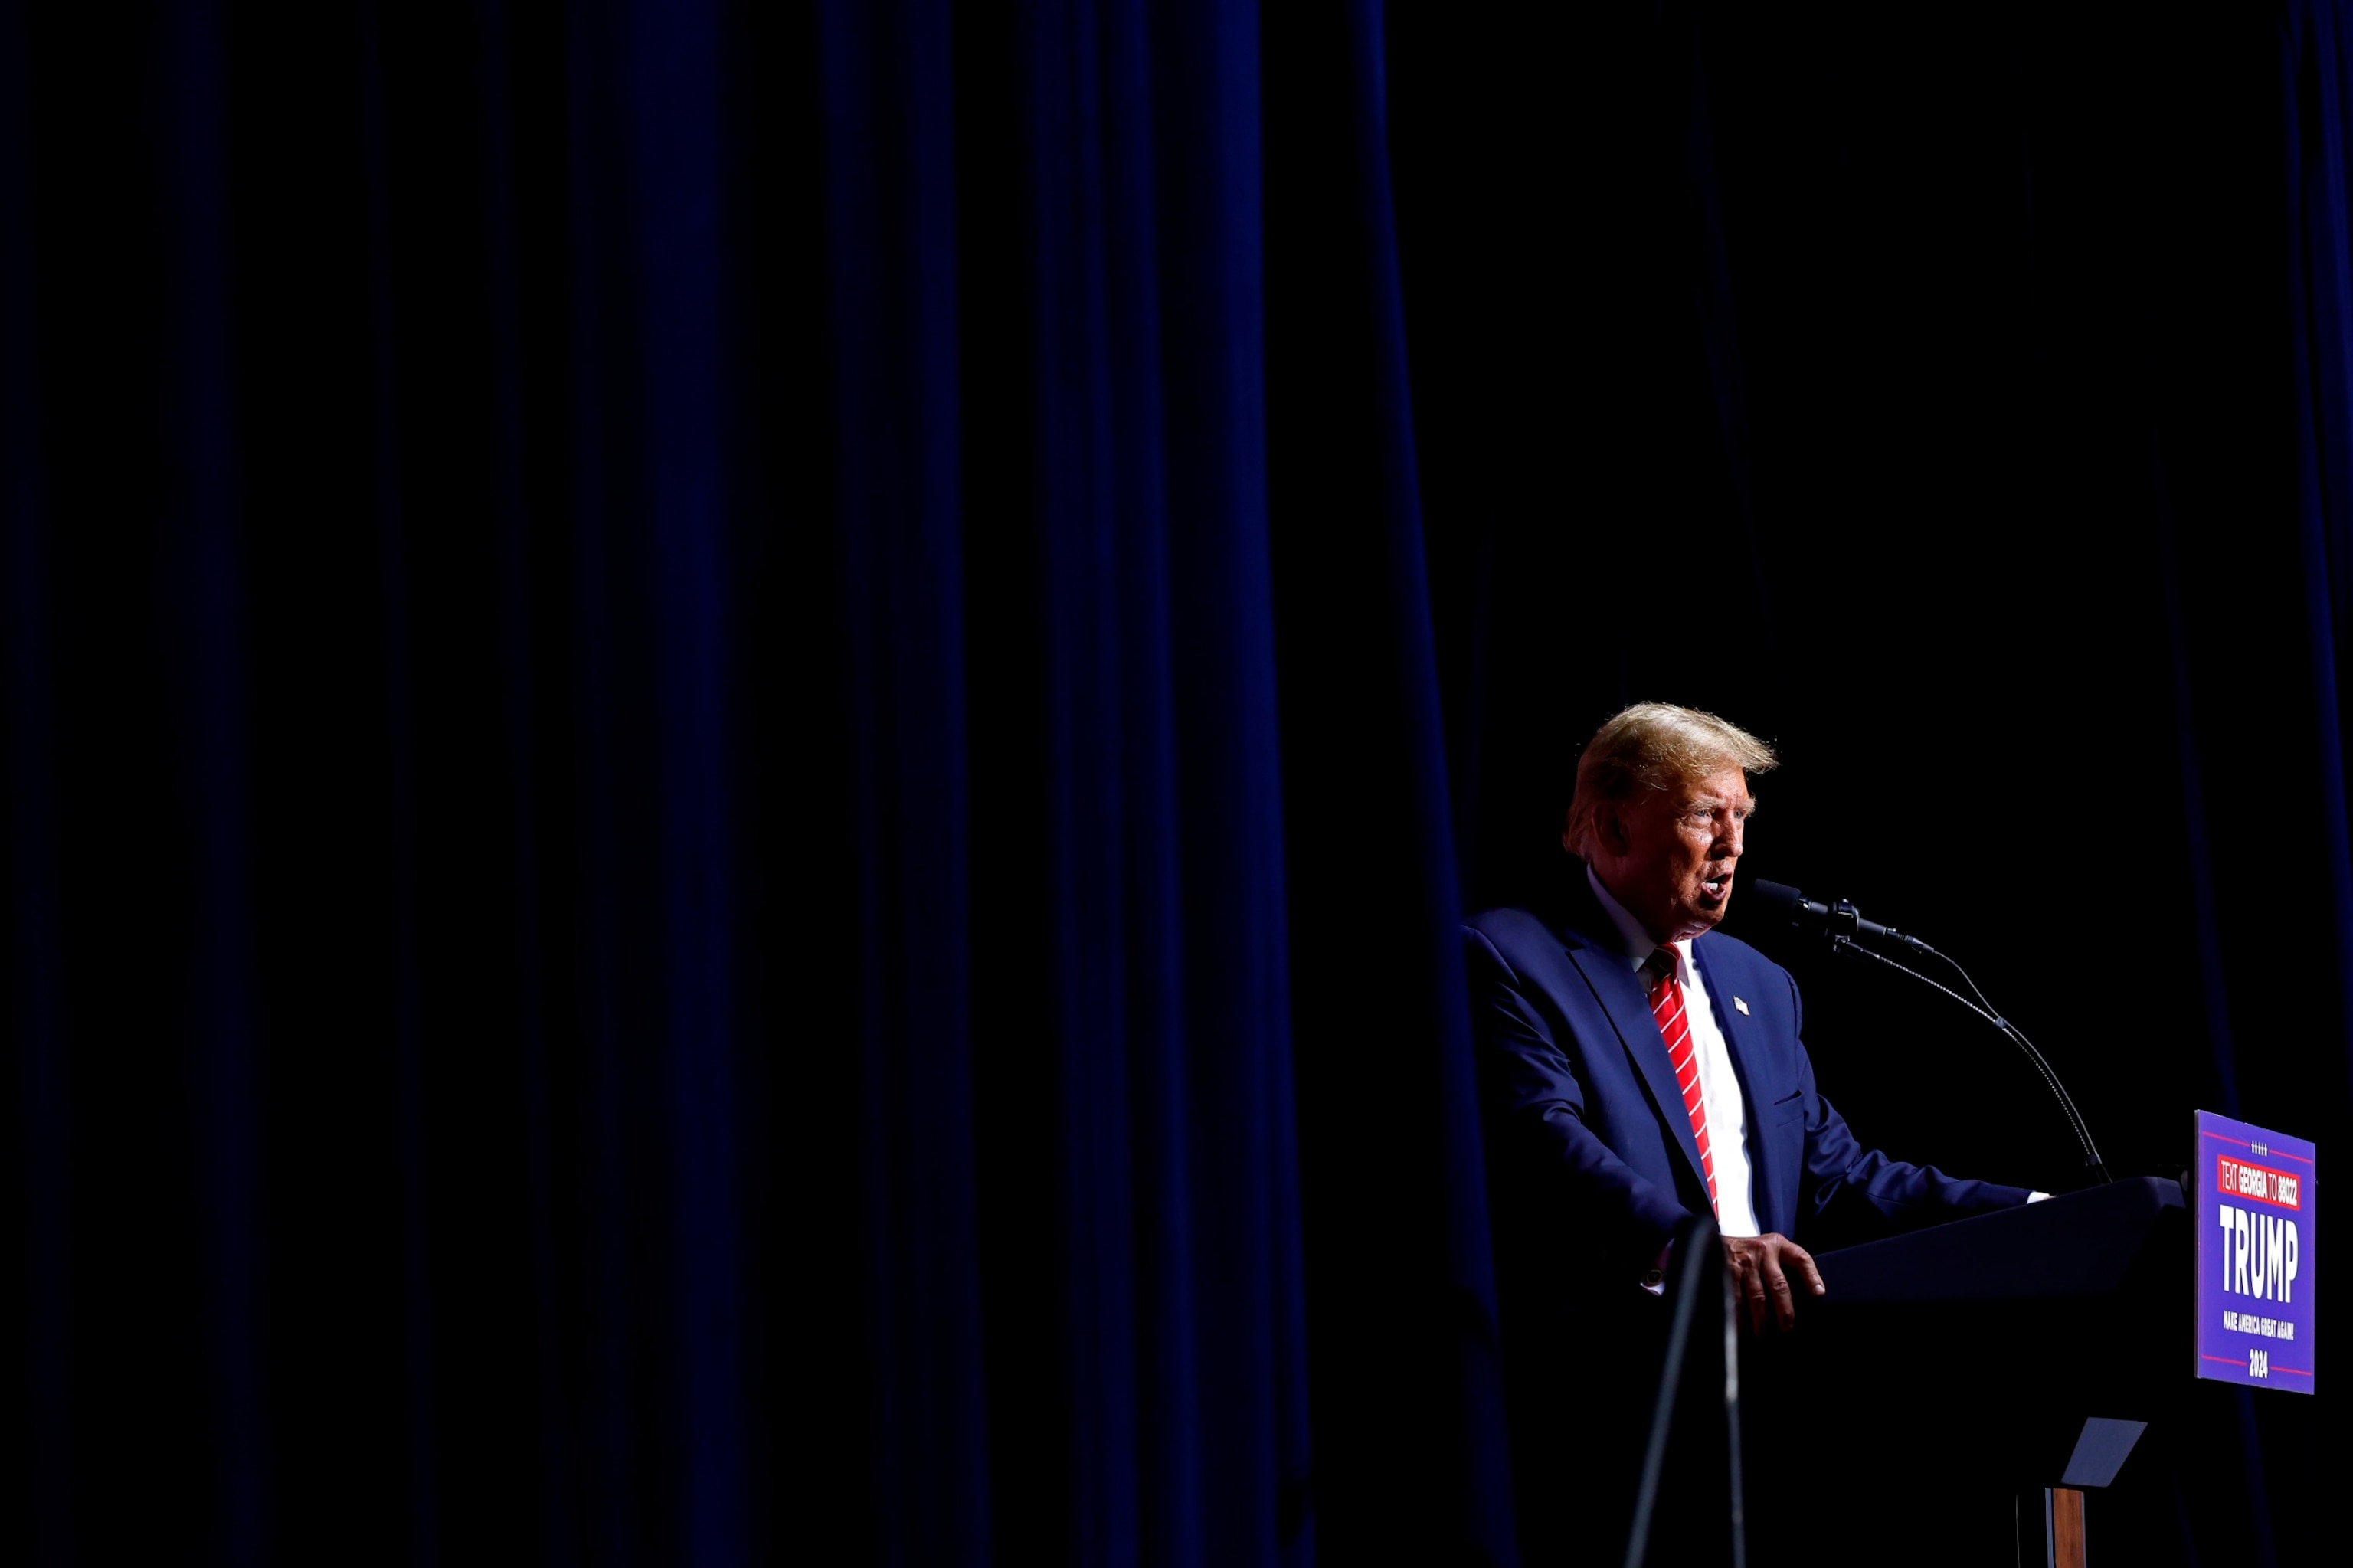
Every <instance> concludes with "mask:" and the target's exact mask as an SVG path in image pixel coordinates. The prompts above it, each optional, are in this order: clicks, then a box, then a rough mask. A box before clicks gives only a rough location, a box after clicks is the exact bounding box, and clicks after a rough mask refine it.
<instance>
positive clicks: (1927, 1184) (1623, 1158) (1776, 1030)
mask: <svg viewBox="0 0 2353 1568" xmlns="http://www.w3.org/2000/svg"><path fill="white" fill-rule="evenodd" d="M1564 859H1565V861H1566V864H1565V866H1564V869H1563V874H1561V875H1560V877H1559V878H1558V879H1557V885H1556V888H1555V890H1554V893H1555V896H1554V897H1553V898H1552V900H1551V901H1550V903H1549V904H1548V906H1546V907H1544V908H1541V909H1535V910H1528V909H1493V910H1488V911H1486V912H1484V913H1482V914H1479V915H1474V916H1472V917H1471V919H1470V921H1469V922H1468V924H1467V926H1466V927H1465V931H1464V938H1465V946H1466V948H1467V959H1468V963H1469V968H1470V982H1471V1004H1472V1032H1473V1036H1474V1040H1475V1043H1476V1047H1477V1054H1478V1061H1479V1076H1480V1092H1481V1099H1482V1113H1483V1115H1482V1120H1483V1122H1484V1124H1485V1128H1486V1136H1487V1140H1488V1146H1489V1159H1490V1163H1491V1166H1492V1168H1493V1181H1495V1182H1496V1183H1497V1184H1498V1191H1497V1192H1496V1194H1495V1197H1496V1203H1497V1208H1498V1213H1499V1218H1501V1219H1502V1220H1503V1222H1504V1223H1503V1224H1502V1225H1501V1226H1500V1227H1499V1228H1501V1229H1504V1230H1505V1231H1507V1232H1513V1231H1516V1232H1517V1233H1518V1237H1517V1239H1518V1240H1520V1241H1522V1242H1525V1243H1532V1244H1533V1245H1537V1246H1539V1247H1541V1248H1543V1249H1544V1250H1545V1251H1546V1252H1547V1253H1552V1255H1553V1259H1554V1265H1553V1267H1554V1268H1557V1269H1565V1270H1567V1271H1568V1272H1569V1273H1570V1274H1571V1275H1573V1276H1582V1277H1586V1278H1587V1279H1588V1280H1591V1281H1593V1282H1594V1283H1599V1282H1600V1281H1601V1280H1604V1279H1612V1278H1614V1279H1616V1280H1620V1281H1630V1280H1634V1279H1639V1278H1640V1277H1641V1275H1642V1274H1643V1272H1644V1271H1645V1270H1646V1269H1648V1268H1649V1267H1650V1266H1651V1262H1652V1260H1654V1259H1655V1258H1656V1257H1657V1256H1658V1255H1659V1253H1660V1250H1661V1249H1662V1247H1663V1246H1664V1245H1666V1242H1667V1238H1668V1237H1669V1235H1670V1234H1672V1231H1673V1229H1674V1226H1675V1224H1677V1222H1678V1221H1680V1220H1681V1219H1682V1217H1683V1214H1684V1213H1687V1212H1704V1210H1705V1207H1706V1203H1707V1199H1706V1189H1705V1186H1704V1182H1703V1180H1702V1177H1701V1175H1700V1164H1699V1148H1698V1145H1697V1144H1696V1142H1695V1141H1694V1139H1693V1137H1692V1130H1691V1121H1690V1119H1689V1118H1688V1117H1687V1116H1686V1115H1685V1113H1684V1111H1683V1097H1682V1095H1681V1094H1680V1093H1679V1092H1678V1091H1677V1089H1676V1087H1675V1078H1674V1073H1673V1071H1672V1069H1671V1068H1670V1067H1669V1066H1668V1065H1667V1055H1666V1050H1665V1047H1664V1046H1663V1045H1662V1044H1661V1043H1660V1040H1659V1030H1658V1025H1657V1024H1656V1023H1655V1022H1652V1020H1651V1008H1650V1003H1649V1001H1648V999H1647V998H1646V996H1645V995H1644V992H1643V990H1642V982H1641V977H1640V976H1639V975H1638V974H1637V973H1636V972H1635V970H1634V969H1633V968H1632V966H1631V965H1630V962H1629V961H1628V959H1627V958H1626V957H1625V955H1624V953H1623V952H1622V951H1621V949H1620V937H1619V935H1618V931H1617V928H1616V927H1615V926H1613V925H1612V924H1611V923H1610V921H1609V916H1608V915H1607V914H1606V913H1605V912H1604V911H1603V910H1602V908H1601V906H1600V903H1599V900H1598V899H1596V898H1595V897H1594V896H1593V891H1592V888H1591V887H1590V886H1589V885H1588V883H1587V881H1586V876H1585V867H1584V865H1583V863H1581V862H1578V861H1576V860H1572V859H1567V858H1566V857H1564ZM1692 958H1693V961H1694V963H1695V964H1696V965H1697V966H1698V969H1699V971H1700V975H1701V978H1702V979H1703V980H1704V982H1705V983H1706V986H1707V994H1708V998H1709V1001H1710V1003H1711V1006H1712V1008H1713V1010H1714V1012H1715V1020H1716V1023H1717V1025H1718V1027H1720V1028H1721V1029H1722V1030H1723V1032H1724V1037H1725V1044H1726V1046H1727V1047H1728V1048H1729V1050H1730V1053H1731V1057H1732V1065H1733V1070H1734V1072H1735V1073H1736V1075H1737V1076H1738V1079H1739V1083H1740V1093H1741V1097H1742V1099H1743V1100H1744V1101H1745V1102H1746V1120H1747V1154H1748V1165H1749V1171H1750V1173H1751V1180H1752V1192H1753V1197H1754V1201H1755V1205H1756V1213H1757V1225H1758V1227H1759V1228H1760V1229H1762V1230H1765V1231H1778V1232H1779V1233H1781V1234H1784V1235H1786V1236H1788V1237H1789V1238H1790V1239H1792V1240H1793V1241H1796V1242H1798V1243H1799V1245H1809V1244H1808V1236H1809V1234H1810V1233H1814V1232H1817V1231H1818V1230H1819V1229H1820V1228H1821V1225H1822V1224H1823V1223H1824V1216H1825V1215H1828V1214H1831V1213H1832V1212H1833V1211H1836V1212H1838V1213H1839V1218H1840V1228H1841V1230H1842V1231H1845V1232H1847V1233H1849V1234H1887V1233H1891V1232H1894V1231H1899V1230H1907V1229H1911V1228H1913V1227H1915V1226H1917V1225H1923V1224H1935V1223H1936V1222H1938V1221H1941V1220H1947V1219H1955V1218H1958V1217H1960V1216H1961V1215H1964V1214H1969V1213H1979V1212H1982V1211H1984V1210H1988V1209H1998V1208H2005V1207H2008V1206H2010V1205H2011V1204H2014V1203H2022V1202H2025V1201H2026V1199H2027V1192H2026V1189H2024V1188H2022V1187H2002V1186H1996V1185H1994V1184H1992V1183H1990V1182H1985V1181H1956V1180H1955V1179H1953V1178H1951V1177H1949V1176H1947V1175H1945V1174H1944V1173H1943V1172H1941V1171H1937V1170H1936V1169H1935V1168H1934V1167H1930V1166H1920V1165H1906V1164H1903V1163H1901V1162H1899V1161H1896V1160H1889V1159H1888V1158H1887V1157H1886V1156H1885V1155H1883V1154H1881V1153H1879V1152H1877V1151H1876V1150H1869V1149H1865V1148H1864V1147H1863V1146H1862V1144H1861V1143H1860V1142H1858V1141H1857V1140H1856V1139H1855V1137H1854V1135H1853V1134H1852V1132H1850V1131H1849V1130H1848V1129H1847V1125H1846V1121H1845V1119H1844V1118H1841V1116H1840V1115H1839V1114H1838V1112H1837V1111H1835V1110H1833V1109H1832V1108H1831V1104H1830V1102H1829V1101H1828V1100H1826V1099H1824V1098H1823V1097H1822V1096H1821V1094H1820V1090H1819V1089H1817V1088H1816V1086H1815V1084H1814V1068H1813V1064H1812V1062H1811V1061H1810V1060H1809V1059H1808V1057H1807V1055H1806V1047H1805V1045H1804V1043H1803V1042H1802V1041H1801V1040H1800V1038H1799V1025H1800V1023H1801V1022H1802V1019H1803V1014H1802V1012H1801V1009H1800V1006H1799V1000H1798V986H1797V982H1796V980H1793V979H1792V978H1791V977H1790V975H1789V972H1788V970H1787V969H1782V968H1781V967H1780V966H1779V965H1778V964H1776V963H1774V962H1772V961H1771V960H1770V959H1767V958H1766V957H1765V956H1764V955H1763V954H1762V953H1759V952H1758V951H1757V949H1756V948H1752V947H1750V946H1748V945H1747V944H1746V942H1743V941H1741V940H1739V939H1738V938H1733V937H1727V936H1725V935H1724V934H1722V933H1721V932H1710V933H1709V934H1707V935H1705V936H1704V937H1701V938H1699V939H1698V940H1697V941H1695V942H1694V944H1693V945H1692ZM1736 999H1737V1000H1736ZM1743 1002H1745V1003H1746V1012H1744V1011H1742V1008H1741V1006H1740V1004H1741V1003H1743ZM1725 1136H1726V1130H1725V1129H1717V1130H1716V1137H1717V1138H1718V1139H1722V1138H1724V1137H1725ZM1510 1239H1512V1238H1509V1237H1507V1236H1499V1237H1498V1240H1499V1242H1505V1243H1506V1244H1507V1245H1508V1244H1509V1241H1510ZM1553 1249H1560V1250H1558V1251H1557V1252H1554V1250H1553ZM1552 1271H1553V1270H1552V1269H1547V1270H1546V1272H1552Z"/></svg>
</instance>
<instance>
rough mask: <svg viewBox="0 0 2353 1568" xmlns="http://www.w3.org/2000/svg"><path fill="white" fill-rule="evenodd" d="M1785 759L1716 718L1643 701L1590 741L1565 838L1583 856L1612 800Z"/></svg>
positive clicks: (1766, 767) (1767, 767) (1761, 769)
mask: <svg viewBox="0 0 2353 1568" xmlns="http://www.w3.org/2000/svg"><path fill="white" fill-rule="evenodd" d="M1780 760H1781V759H1780V758H1778V757H1776V756H1774V755H1773V748H1772V747H1770V746H1768V745H1767V744H1766V743H1765V742H1764V741H1761V740H1759V739H1757V737H1756V736H1753V735H1751V734H1749V733H1748V732H1747V731H1746V730H1745V729H1743V728H1741V727H1740V726H1738V725H1736V724H1733V723H1731V722H1729V721H1727V720H1725V719H1720V718H1718V717H1716V716H1715V715H1714V714H1710V713H1702V712H1701V711H1700V710H1699V709H1697V708H1679V707H1677V706H1675V705H1673V704H1672V703H1636V704H1635V705H1633V706H1632V707H1630V708H1627V709H1624V710H1623V711H1621V712H1620V713H1619V714H1617V715H1614V716H1612V717H1611V718H1610V720H1609V723H1607V724H1605V725H1603V726H1601V727H1600V728H1599V729H1598V730H1596V731H1594V732H1593V738H1592V739H1591V740H1588V741H1587V742H1586V743H1585V752H1584V755H1582V756H1581V757H1579V758H1577V794H1576V796H1575V798H1574V799H1572V800H1570V801H1569V803H1568V831H1567V833H1565V834H1564V835H1563V838H1564V839H1565V840H1566V842H1567V844H1568V847H1569V848H1570V849H1572V850H1574V851H1575V852H1576V853H1578V854H1583V853H1586V845H1587V841H1588V839H1589V838H1590V836H1591V834H1592V832H1593V813H1594V812H1595V810H1598V809H1599V807H1600V805H1601V803H1602V802H1603V801H1605V800H1628V799H1630V798H1631V797H1632V796H1633V795H1634V794H1635V793H1636V792H1637V791H1638V790H1643V789H1659V790H1665V789H1681V788H1683V787H1685V786H1687V785H1691V784H1694V783H1697V782H1698V781H1699V780H1700V779H1704V778H1706V777H1707V776H1708V775H1709V774H1711V773H1715V772H1720V771H1722V770H1723V769H1724V768H1739V769H1740V770H1741V772H1743V773H1751V774H1753V773H1766V772H1769V771H1771V770H1772V768H1774V767H1775V765H1777V764H1778V762H1779V761H1780Z"/></svg>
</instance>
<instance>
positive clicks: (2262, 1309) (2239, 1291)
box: [2189, 1111, 2318, 1393]
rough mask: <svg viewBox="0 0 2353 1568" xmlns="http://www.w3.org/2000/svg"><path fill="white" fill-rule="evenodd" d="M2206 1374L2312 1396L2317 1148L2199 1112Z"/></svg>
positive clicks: (2193, 1195) (2194, 1185) (2192, 1205)
mask: <svg viewBox="0 0 2353 1568" xmlns="http://www.w3.org/2000/svg"><path fill="white" fill-rule="evenodd" d="M2189 1186H2190V1192H2189V1212H2190V1213H2191V1214H2192V1215H2193V1216H2194V1217H2195V1219H2196V1222H2197V1227H2198V1375H2199V1376H2200V1377H2210V1378H2215V1379H2219V1380H2220V1381H2221V1382H2223V1383H2258V1384H2261V1385H2263V1387H2266V1388H2292V1389H2294V1390H2295V1391H2296V1392H2297V1393H2311V1392H2312V1382H2313V1377H2312V1372H2313V1368H2312V1325H2313V1319H2314V1313H2313V1299H2314V1297H2315V1294H2316V1292H2315V1290H2314V1287H2313V1280H2314V1275H2315V1272H2316V1271H2315V1269H2314V1267H2313V1258H2314V1255H2315V1254H2316V1252H2317V1251H2318V1248H2317V1247H2316V1246H2315V1245H2314V1242H2313V1236H2314V1233H2315V1232H2316V1229H2317V1228H2318V1227H2317V1225H2316V1223H2315V1206H2314V1201H2313V1200H2314V1192H2313V1179H2312V1145H2311V1144H2309V1143H2306V1141H2305V1140H2304V1139H2300V1138H2290V1137H2288V1136H2287V1135H2286V1134H2285V1133H2282V1132H2268V1131H2266V1130H2264V1129H2263V1128H2260V1127H2250V1126H2248V1125H2247V1124H2246V1123H2245V1122H2242V1121H2232V1119H2231V1118H2229V1117H2224V1116H2216V1115H2215V1114H2214V1113H2213V1112H2211V1111H2200V1112H2199V1113H2198V1155H2197V1158H2196V1159H2195V1160H2192V1161H2191V1162H2190V1167H2189Z"/></svg>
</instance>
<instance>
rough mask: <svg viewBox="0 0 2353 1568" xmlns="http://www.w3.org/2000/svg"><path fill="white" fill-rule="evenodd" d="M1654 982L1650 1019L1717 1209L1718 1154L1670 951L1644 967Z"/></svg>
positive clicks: (1658, 954) (1709, 1198)
mask: <svg viewBox="0 0 2353 1568" xmlns="http://www.w3.org/2000/svg"><path fill="white" fill-rule="evenodd" d="M1642 973H1643V974H1644V975H1646V976H1648V977H1649V978H1650V981H1651V1017H1652V1018H1655V1019H1657V1020H1658V1021H1659V1038H1660V1039H1662V1040H1663V1041H1665V1042H1666V1044H1667V1062H1668V1065H1671V1066H1672V1067H1673V1068H1674V1070H1675V1086H1676V1087H1677V1088H1680V1089H1681V1090H1683V1114H1685V1115H1686V1116H1688V1117H1690V1118H1691V1124H1692V1137H1693V1138H1694V1139H1695V1140H1696V1141H1697V1142H1698V1144H1699V1168H1700V1173H1701V1174H1702V1175H1704V1176H1705V1177H1706V1178H1707V1206H1708V1207H1709V1208H1711V1209H1713V1208H1715V1150H1712V1149H1710V1148H1709V1147H1708V1143H1707V1100H1706V1098H1705V1097H1704V1096H1703V1095H1701V1093H1700V1092H1699V1058H1698V1055H1697V1054H1696V1053H1694V1050H1693V1048H1692V1034H1691V1020H1690V1019H1689V1018H1687V1017H1685V1016H1684V1013H1683V981H1682V980H1678V979H1676V978H1675V973H1676V971H1675V955H1674V953H1673V951H1672V949H1670V948H1660V949H1659V950H1658V951H1657V952H1655V953H1652V954H1651V957H1650V961H1649V962H1647V963H1645V964H1644V965H1643V966H1642Z"/></svg>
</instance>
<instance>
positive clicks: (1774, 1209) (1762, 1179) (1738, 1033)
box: [1692, 938, 1786, 1234]
mask: <svg viewBox="0 0 2353 1568" xmlns="http://www.w3.org/2000/svg"><path fill="white" fill-rule="evenodd" d="M1692 962H1693V963H1694V964H1696V965H1697V966H1698V967H1699V978H1700V980H1701V982H1702V983H1703V984H1704V985H1705V986H1706V987H1707V1001H1708V1011H1709V1012H1712V1013H1713V1014H1715V1027H1716V1029H1717V1030H1718V1031H1719V1032H1720V1033H1722V1034H1723V1035H1724V1048H1725V1050H1726V1051H1727V1052H1729V1053H1730V1054H1731V1056H1732V1072H1733V1075H1734V1076H1735V1077H1736V1078H1737V1079H1738V1080H1739V1082H1740V1098H1741V1101H1742V1104H1743V1108H1744V1110H1745V1112H1746V1118H1747V1122H1748V1129H1747V1130H1748V1136H1747V1138H1746V1141H1745V1144H1744V1148H1745V1150H1746V1153H1747V1155H1748V1190H1749V1192H1750V1194H1751V1196H1752V1197H1753V1199H1754V1201H1755V1202H1754V1207H1755V1209H1756V1213H1757V1229H1759V1230H1764V1231H1774V1230H1780V1231H1784V1233H1785V1234H1786V1227H1785V1226H1784V1225H1782V1224H1776V1223H1775V1221H1776V1220H1777V1219H1778V1218H1780V1217H1781V1213H1780V1208H1779V1205H1778V1197H1779V1194H1778V1192H1776V1191H1775V1190H1774V1183H1775V1181H1777V1180H1778V1177H1779V1175H1780V1172H1779V1171H1778V1161H1776V1160H1774V1158H1773V1153H1772V1150H1770V1149H1769V1148H1767V1144H1768V1143H1769V1142H1770V1139H1767V1137H1766V1131H1767V1128H1766V1126H1765V1120H1764V1114H1763V1113H1764V1112H1765V1110H1766V1109H1767V1107H1766V1106H1765V1105H1764V1104H1762V1103H1760V1102H1759V1101H1758V1099H1757V1087H1756V1084H1757V1080H1756V1077H1755V1076H1754V1075H1752V1074H1751V1073H1750V1072H1749V1071H1748V1064H1749V1063H1750V1062H1751V1061H1753V1060H1755V1059H1756V1058H1755V1050H1756V1048H1757V1044H1758V1043H1757V1038H1756V1033H1755V1032H1756V1029H1757V1021H1756V1020H1755V1019H1753V1018H1751V1017H1749V1016H1748V1015H1747V1014H1746V1013H1744V1012H1741V1011H1740V1010H1739V1009H1738V1008H1736V1007H1735V1006H1733V1005H1732V1001H1733V993H1732V991H1730V990H1729V989H1727V987H1728V985H1729V981H1728V980H1719V979H1718V978H1717V973H1716V969H1715V965H1714V964H1711V963H1709V962H1708V961H1707V940H1706V938H1701V939H1700V940H1698V941H1696V942H1694V943H1693V944H1692Z"/></svg>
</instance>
